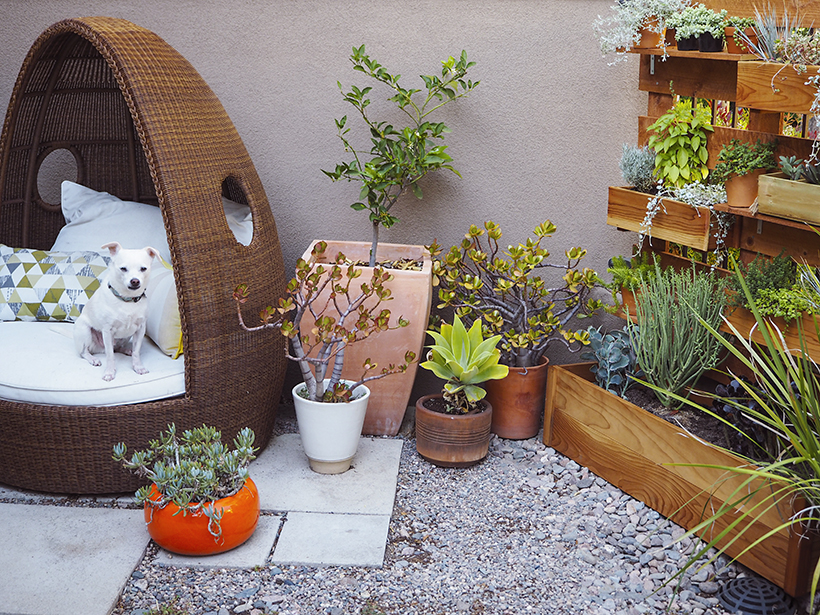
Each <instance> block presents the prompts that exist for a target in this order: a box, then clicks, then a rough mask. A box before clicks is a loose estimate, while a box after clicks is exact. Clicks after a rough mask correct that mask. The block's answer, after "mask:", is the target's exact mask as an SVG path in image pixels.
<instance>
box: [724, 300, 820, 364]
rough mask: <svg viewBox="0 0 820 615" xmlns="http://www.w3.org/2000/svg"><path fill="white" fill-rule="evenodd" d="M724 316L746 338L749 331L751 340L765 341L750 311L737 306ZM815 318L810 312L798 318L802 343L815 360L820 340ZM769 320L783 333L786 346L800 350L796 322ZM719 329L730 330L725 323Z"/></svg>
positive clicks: (794, 351) (793, 350)
mask: <svg viewBox="0 0 820 615" xmlns="http://www.w3.org/2000/svg"><path fill="white" fill-rule="evenodd" d="M726 318H727V320H728V321H729V322H730V323H731V324H732V325H734V327H735V328H736V329H737V330H738V332H739V333H740V334H741V335H743V336H745V337H746V338H747V339H748V337H749V334H750V333H751V336H752V341H755V342H757V343H758V344H764V343H765V341H764V339H763V335H762V334H761V333H760V330H759V329H758V328H757V327H756V326H755V325H756V324H757V322H756V321H755V317H754V314H752V312H751V311H749V310H747V309H746V308H743V307H738V308H735V309H734V310H733V311H732V312H730V313H729V315H728V316H727V317H726ZM816 318H817V317H816V316H813V315H810V314H803V316H802V318H801V319H800V325H801V327H802V329H803V343H804V344H805V346H806V351H807V352H808V353H809V356H810V357H812V358H813V359H814V360H815V361H817V360H820V341H819V340H818V339H817V332H816V329H815V320H816ZM770 321H771V322H772V323H774V324H775V325H776V326H777V328H778V329H780V331H781V332H782V333H783V339H784V340H785V341H786V345H787V346H788V348H789V349H790V350H791V351H792V352H793V353H795V354H797V353H799V352H801V350H800V336H799V335H798V326H797V324H796V323H794V322H792V323H787V322H786V321H785V320H783V319H782V318H772V319H770ZM720 330H721V331H725V332H726V333H731V332H732V331H731V329H730V328H729V327H728V325H726V323H723V324H722V325H721V326H720Z"/></svg>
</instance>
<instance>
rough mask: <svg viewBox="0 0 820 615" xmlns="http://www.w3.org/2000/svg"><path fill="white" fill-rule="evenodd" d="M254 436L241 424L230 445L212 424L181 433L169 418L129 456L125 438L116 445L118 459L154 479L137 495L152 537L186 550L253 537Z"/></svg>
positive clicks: (207, 550)
mask: <svg viewBox="0 0 820 615" xmlns="http://www.w3.org/2000/svg"><path fill="white" fill-rule="evenodd" d="M253 441H254V433H253V431H251V430H250V429H248V428H245V429H242V430H241V431H240V432H239V434H238V435H237V436H236V438H235V439H234V447H235V448H234V449H233V450H230V449H229V448H228V447H226V446H225V445H224V444H223V443H222V441H221V433H220V432H219V431H217V430H216V429H215V428H213V427H207V426H205V425H203V426H202V427H197V428H194V429H189V430H186V431H184V432H183V433H182V436H181V437H179V436H177V431H176V426H175V425H174V424H171V425H168V430H167V432H165V433H161V434H160V436H159V439H157V440H151V442H150V443H149V445H148V448H147V449H146V450H143V451H137V452H135V453H134V454H133V455H132V456H131V458H130V459H127V458H126V453H127V449H126V446H125V444H124V443H119V444H117V445H116V446H114V453H113V458H114V460H115V461H119V462H121V463H122V465H123V467H124V468H126V469H128V470H130V471H131V472H133V473H134V474H136V475H137V476H139V477H140V478H144V479H147V480H150V481H151V484H150V485H147V486H144V487H140V489H139V490H138V491H137V493H136V499H137V501H138V502H139V503H141V504H143V506H144V510H145V523H146V526H147V528H148V533H149V534H150V536H151V538H152V539H153V540H154V542H156V543H157V544H158V545H159V546H161V547H162V548H163V549H167V550H168V551H172V552H174V553H179V554H182V555H210V554H213V553H222V552H223V551H228V550H229V549H233V548H235V547H238V546H239V545H241V544H242V543H244V542H245V541H246V540H247V539H248V538H250V536H251V534H253V532H254V530H255V529H256V525H257V522H258V520H259V492H258V491H257V489H256V485H255V484H254V482H253V480H251V478H250V476H249V475H248V464H249V463H250V462H251V460H253V459H254V458H255V455H254V453H255V452H256V449H254V448H253Z"/></svg>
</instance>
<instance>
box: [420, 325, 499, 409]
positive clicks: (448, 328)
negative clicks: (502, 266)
mask: <svg viewBox="0 0 820 615" xmlns="http://www.w3.org/2000/svg"><path fill="white" fill-rule="evenodd" d="M427 334H428V335H430V337H432V338H433V340H434V341H435V343H434V344H431V345H430V346H428V348H429V349H430V351H429V353H428V355H427V360H426V361H424V362H423V363H420V364H419V367H423V368H424V369H429V370H430V371H432V372H433V373H434V374H435V375H436V376H438V377H439V378H441V379H442V380H444V381H445V385H444V389H443V390H442V395H443V397H444V401H445V411H446V412H447V413H449V414H466V413H468V412H471V411H473V410H476V409H477V406H478V403H479V402H480V401H481V400H482V399H484V397H485V395H486V394H487V392H486V391H485V390H484V389H483V388H481V387H480V386H479V385H480V384H481V383H483V382H487V380H499V379H501V378H505V377H506V376H507V374H508V373H509V371H510V370H509V368H508V367H507V366H506V365H499V363H498V361H499V359H500V358H501V352H500V351H499V350H498V348H496V346H497V345H498V342H499V340H500V339H501V336H500V335H494V336H492V337H489V338H487V339H484V334H483V332H482V328H481V323H480V322H479V321H477V320H476V321H475V322H473V324H472V326H471V327H470V329H469V330H467V328H466V327H465V326H464V323H462V322H461V319H460V318H459V317H458V316H455V317H454V318H453V324H452V325H450V324H447V323H444V324H442V325H441V330H440V331H433V330H430V331H428V332H427Z"/></svg>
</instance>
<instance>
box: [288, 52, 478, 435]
mask: <svg viewBox="0 0 820 615" xmlns="http://www.w3.org/2000/svg"><path fill="white" fill-rule="evenodd" d="M350 62H351V64H352V65H353V70H355V71H357V72H359V73H362V74H363V75H365V76H366V77H367V79H368V80H369V81H370V83H372V84H373V86H369V85H368V86H366V87H365V86H362V87H360V86H357V85H351V86H350V88H349V89H346V88H344V87H343V86H342V84H341V82H339V83H338V87H339V91H340V92H341V94H342V97H343V99H344V101H345V102H346V103H349V104H350V105H352V107H353V108H354V109H355V111H356V115H357V116H359V117H360V118H361V120H360V122H359V123H360V124H361V125H362V126H363V128H364V129H365V130H366V133H363V134H362V144H357V143H356V140H355V139H353V137H352V135H351V130H352V128H351V127H352V126H353V119H355V118H350V121H348V117H347V116H344V117H342V118H341V119H338V120H336V130H337V134H338V137H339V139H340V140H341V142H342V144H343V146H344V150H345V152H346V153H347V154H349V155H350V158H349V159H348V160H346V161H344V162H341V163H339V164H337V165H336V167H335V169H334V170H332V171H324V170H323V171H322V172H323V173H324V174H325V175H327V176H328V177H329V178H330V179H331V180H333V181H342V180H346V181H348V182H353V183H354V184H357V185H358V186H359V187H360V189H359V191H358V193H357V195H358V196H357V199H358V200H356V202H354V203H353V204H351V207H352V208H353V209H354V210H357V211H363V212H367V214H368V216H369V221H370V231H371V233H370V235H371V241H369V242H354V241H332V242H331V243H332V245H333V253H334V254H335V252H336V251H340V252H343V253H344V254H346V255H347V256H348V257H349V258H350V259H352V260H354V261H356V262H360V261H362V262H363V264H365V265H367V266H368V267H371V268H372V267H376V265H377V264H378V265H379V266H381V267H386V268H390V269H391V272H392V274H393V279H392V280H391V281H389V282H388V283H387V284H386V287H387V288H389V289H390V290H391V292H392V293H393V297H394V298H395V299H396V303H397V304H400V305H402V309H404V310H405V316H406V317H407V319H408V320H409V321H410V325H409V326H408V327H404V328H401V329H394V330H393V331H391V332H389V333H386V334H385V335H384V336H382V337H381V338H379V340H378V341H376V340H365V341H363V342H362V343H360V344H357V345H356V346H355V347H354V348H352V349H351V352H352V353H353V354H354V355H356V356H355V361H353V362H351V363H348V365H358V364H360V363H361V362H362V361H363V360H364V359H365V358H367V357H373V358H374V359H376V360H378V361H380V362H381V363H383V364H387V363H397V362H399V361H401V356H400V355H398V354H396V350H397V349H403V348H412V349H414V351H415V352H416V353H419V352H421V348H422V346H423V345H424V339H425V329H426V328H427V320H428V318H429V315H430V307H431V304H432V283H431V281H432V272H431V260H430V255H429V254H428V253H427V252H425V250H424V247H423V246H421V245H405V244H385V243H380V242H379V231H380V229H381V228H382V227H384V228H386V229H389V228H391V227H392V226H393V225H394V224H396V223H397V222H398V217H397V216H396V205H397V204H398V203H399V201H403V200H404V197H405V196H408V198H409V195H408V193H412V194H413V195H415V197H416V198H417V199H421V198H422V180H423V178H424V177H425V176H427V175H428V174H429V173H434V172H436V171H439V170H441V169H444V170H447V171H451V172H453V173H455V174H456V175H458V176H459V177H461V175H460V173H459V172H458V171H457V170H456V169H455V168H454V167H453V166H452V158H451V156H450V154H449V152H448V148H447V145H446V144H445V141H444V140H445V135H446V134H447V133H449V132H450V128H449V127H448V126H447V125H446V124H445V123H444V122H442V121H440V119H436V114H437V113H439V112H440V111H439V110H440V109H441V108H442V107H443V106H445V105H448V104H450V103H452V102H454V101H456V100H459V99H461V98H464V97H465V96H467V95H468V94H470V93H471V92H472V91H473V90H474V89H475V88H476V87H478V85H479V83H480V82H479V81H471V80H470V79H469V78H468V73H469V71H470V70H471V69H472V67H473V66H474V65H475V62H471V61H469V60H468V59H467V53H466V51H462V52H461V55H460V56H455V57H454V56H450V57H449V58H447V59H446V60H444V61H442V62H441V71H440V74H438V75H437V74H430V75H421V79H422V81H423V88H422V89H416V88H405V87H404V85H402V82H401V81H400V79H401V76H400V75H398V74H395V73H393V72H390V71H388V70H387V69H386V68H385V67H384V66H382V65H381V64H380V63H379V62H377V61H376V60H375V59H374V58H372V57H371V56H370V55H369V54H368V53H367V51H366V49H365V46H364V45H362V46H360V47H354V48H353V51H352V54H351V55H350ZM374 87H376V88H382V90H384V91H386V92H388V93H389V94H388V96H389V97H386V98H387V100H388V101H389V102H392V103H394V104H395V105H396V107H397V108H398V110H399V112H400V116H401V117H404V118H405V119H406V120H407V121H406V122H405V123H404V125H403V126H401V125H397V124H394V123H393V122H391V121H385V120H378V119H376V118H375V117H374V114H375V113H376V112H375V111H374V108H376V107H377V105H371V104H370V103H371V94H372V93H373V92H374V90H373V88H374ZM364 134H366V137H365V136H364ZM364 143H367V144H368V145H367V146H366V147H365V146H363V144H364ZM311 249H312V246H311V247H309V248H308V249H307V250H306V251H305V254H304V255H303V257H302V258H304V259H307V258H308V254H309V252H310V250H311ZM416 367H417V365H416V364H413V365H411V366H410V368H409V369H408V370H407V372H405V373H404V374H401V375H399V376H396V377H395V378H394V379H392V380H391V381H390V382H389V383H387V382H384V381H382V382H373V383H372V387H371V388H372V390H371V398H370V403H369V404H368V410H367V415H366V416H365V424H364V428H363V429H364V433H367V434H373V435H395V434H396V433H398V430H399V428H400V427H401V423H402V419H403V417H404V413H405V410H406V409H407V406H408V403H410V395H411V391H412V388H413V381H414V379H415V375H416ZM347 369H350V368H347ZM345 377H346V378H356V377H357V376H356V374H355V373H351V372H349V371H346V372H345Z"/></svg>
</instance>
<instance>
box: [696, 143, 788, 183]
mask: <svg viewBox="0 0 820 615" xmlns="http://www.w3.org/2000/svg"><path fill="white" fill-rule="evenodd" d="M776 149H777V139H775V140H773V141H769V142H763V141H761V140H760V139H757V141H755V142H754V143H752V142H750V141H743V140H740V139H732V140H731V141H730V142H729V143H727V144H724V145H723V147H721V149H720V154H718V161H717V164H716V165H715V168H714V169H713V170H712V172H711V173H710V174H709V180H710V181H712V182H715V183H726V181H727V180H728V179H731V178H732V177H734V176H738V177H742V176H744V175H748V174H749V173H752V172H754V171H757V170H760V169H764V170H769V169H776V168H777V160H776V159H775V150H776Z"/></svg>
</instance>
